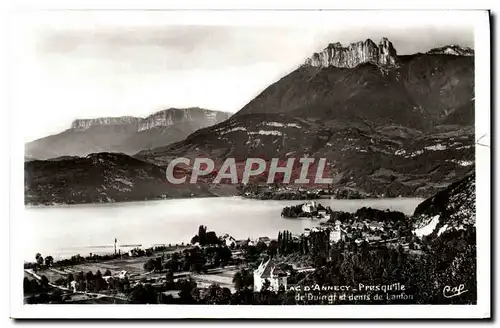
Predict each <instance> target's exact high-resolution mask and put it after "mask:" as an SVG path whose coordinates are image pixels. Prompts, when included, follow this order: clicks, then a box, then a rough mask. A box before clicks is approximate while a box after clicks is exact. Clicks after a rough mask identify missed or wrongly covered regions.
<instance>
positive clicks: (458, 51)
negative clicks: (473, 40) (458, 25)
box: [427, 44, 474, 56]
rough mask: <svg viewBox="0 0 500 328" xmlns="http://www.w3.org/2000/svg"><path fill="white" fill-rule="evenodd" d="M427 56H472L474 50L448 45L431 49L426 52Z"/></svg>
mask: <svg viewBox="0 0 500 328" xmlns="http://www.w3.org/2000/svg"><path fill="white" fill-rule="evenodd" d="M427 54H429V55H453V56H474V50H473V49H471V48H469V47H461V46H458V45H455V44H450V45H447V46H444V47H439V48H433V49H431V50H429V51H428V52H427Z"/></svg>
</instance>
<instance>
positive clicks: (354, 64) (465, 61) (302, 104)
mask: <svg viewBox="0 0 500 328" xmlns="http://www.w3.org/2000/svg"><path fill="white" fill-rule="evenodd" d="M473 98H474V57H470V56H431V55H426V54H417V55H411V56H397V55H396V50H395V49H394V47H393V46H392V43H391V42H390V41H388V40H387V39H383V40H382V41H381V42H380V45H379V46H376V45H375V43H374V42H373V41H371V40H367V41H365V42H361V43H360V42H358V43H354V44H351V45H350V46H348V47H346V48H342V47H341V46H340V45H339V44H338V43H336V44H333V45H330V46H328V47H327V48H326V49H325V50H324V51H323V52H321V53H320V54H314V55H313V56H312V57H311V58H309V59H307V60H306V62H305V64H304V65H302V66H301V67H299V68H298V69H296V70H295V71H293V72H291V73H290V74H288V75H287V76H285V77H283V78H282V79H280V80H279V81H277V82H276V83H274V84H272V85H271V86H269V87H268V88H267V89H265V90H264V91H263V92H262V93H261V94H259V95H258V96H257V97H256V98H255V99H253V100H252V101H251V102H250V103H248V104H247V105H246V106H244V107H243V108H242V109H241V110H240V111H239V112H238V113H237V114H236V115H242V114H254V113H284V114H287V115H290V116H294V117H303V118H318V119H323V120H324V119H337V120H340V119H342V120H348V121H357V122H364V121H369V122H371V123H373V124H375V125H376V126H380V125H385V124H398V125H403V126H406V127H410V128H416V129H419V130H426V129H429V128H432V127H433V126H436V125H440V124H442V123H443V122H446V124H461V125H473V124H474V121H473V116H474V115H473V113H474V101H473ZM457 111H459V112H460V113H461V114H460V115H456V116H458V117H456V118H453V116H454V113H455V112H457ZM471 113H472V114H471ZM448 117H452V118H451V119H449V120H448V121H447V119H448ZM463 118H467V119H468V120H467V121H465V120H463Z"/></svg>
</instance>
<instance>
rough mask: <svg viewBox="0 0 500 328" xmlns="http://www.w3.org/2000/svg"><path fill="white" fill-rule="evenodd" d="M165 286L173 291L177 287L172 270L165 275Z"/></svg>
mask: <svg viewBox="0 0 500 328" xmlns="http://www.w3.org/2000/svg"><path fill="white" fill-rule="evenodd" d="M165 285H166V288H167V289H173V288H174V286H175V284H174V273H173V272H172V270H167V273H166V274H165Z"/></svg>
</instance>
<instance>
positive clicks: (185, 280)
mask: <svg viewBox="0 0 500 328" xmlns="http://www.w3.org/2000/svg"><path fill="white" fill-rule="evenodd" d="M290 208H291V207H285V209H283V212H285V213H290ZM292 208H297V211H300V213H301V215H302V214H304V213H305V214H304V215H303V216H305V217H310V218H312V217H316V218H320V219H321V220H320V221H321V222H318V223H319V224H318V226H316V227H314V228H311V229H309V228H305V229H304V231H303V232H302V233H299V234H295V233H291V232H289V231H282V232H279V233H278V236H277V238H276V239H272V238H270V237H267V236H263V237H259V238H254V239H250V238H247V239H245V240H236V239H235V238H233V237H232V236H230V235H229V234H223V235H221V236H217V235H216V233H215V232H214V231H207V227H204V226H200V227H199V229H198V233H197V234H196V235H194V237H193V238H192V240H191V241H190V242H189V243H186V244H180V245H179V244H177V245H171V244H169V245H166V244H165V245H155V246H153V247H150V248H147V249H141V248H139V247H136V248H133V249H131V250H129V251H127V252H122V251H121V249H118V250H116V248H115V252H114V253H113V254H109V255H96V254H89V256H87V257H82V256H80V255H75V256H73V257H71V258H70V259H65V260H60V261H57V262H54V261H53V259H52V257H51V256H50V255H49V256H46V257H45V258H43V257H42V255H41V254H37V255H36V257H35V260H36V262H34V263H25V268H24V276H25V278H24V289H25V302H26V303H29V304H30V303H92V304H94V303H165V304H175V303H179V302H180V303H186V302H187V303H193V302H194V303H203V302H208V303H210V302H211V301H210V300H211V299H213V298H214V297H215V298H216V299H218V300H219V299H220V298H221V297H223V298H224V297H227V299H228V300H229V299H230V297H231V296H230V295H236V294H238V293H241V292H242V290H243V291H247V292H253V293H260V292H263V291H266V292H273V293H277V292H279V291H286V290H288V289H289V288H291V287H293V286H294V285H296V284H298V283H300V281H302V280H304V279H307V276H308V274H310V273H313V272H314V271H315V270H316V268H318V267H320V266H322V265H325V263H328V262H329V261H332V260H333V258H334V257H335V256H334V255H332V254H333V253H334V252H336V251H338V250H344V249H345V250H352V249H356V248H374V247H378V246H380V245H385V247H391V248H398V247H402V248H403V249H405V250H406V251H413V252H419V251H420V249H421V248H422V247H421V246H420V244H419V243H418V240H414V238H413V237H412V234H411V228H410V227H409V224H408V220H407V218H406V217H405V215H404V214H403V213H400V212H391V211H381V210H375V209H371V208H361V209H359V210H358V211H356V212H355V213H346V212H336V211H333V210H332V209H330V208H329V207H323V206H322V205H321V204H320V203H318V202H316V201H311V202H306V203H304V204H301V205H297V206H295V207H292ZM287 211H288V212H287ZM283 212H282V216H283ZM115 242H116V239H115ZM353 247H354V248H353ZM214 295H215V296H214ZM221 295H223V296H221ZM224 295H225V296H224ZM210 297H212V298H210ZM212 301H213V300H212ZM219 301H220V300H219ZM228 302H229V301H228Z"/></svg>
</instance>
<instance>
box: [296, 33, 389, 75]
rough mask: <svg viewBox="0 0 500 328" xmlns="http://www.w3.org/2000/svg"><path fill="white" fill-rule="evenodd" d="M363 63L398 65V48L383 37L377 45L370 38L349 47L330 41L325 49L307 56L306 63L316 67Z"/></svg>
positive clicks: (346, 65) (350, 65)
mask: <svg viewBox="0 0 500 328" xmlns="http://www.w3.org/2000/svg"><path fill="white" fill-rule="evenodd" d="M363 63H372V64H375V65H378V66H382V67H388V68H390V67H396V66H397V65H398V61H397V53H396V49H394V47H393V45H392V43H391V42H390V41H389V40H388V39H387V38H383V39H382V40H380V43H379V45H378V46H377V45H376V44H375V42H373V41H372V40H370V39H367V40H366V41H358V42H355V43H351V44H350V45H348V46H347V47H342V45H341V44H340V43H339V42H337V43H330V44H329V45H328V46H327V47H326V48H325V49H324V50H323V51H321V52H319V53H314V54H313V55H312V57H310V58H307V59H306V62H305V64H306V65H308V66H314V67H332V66H333V67H340V68H354V67H356V66H358V65H360V64H363Z"/></svg>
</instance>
